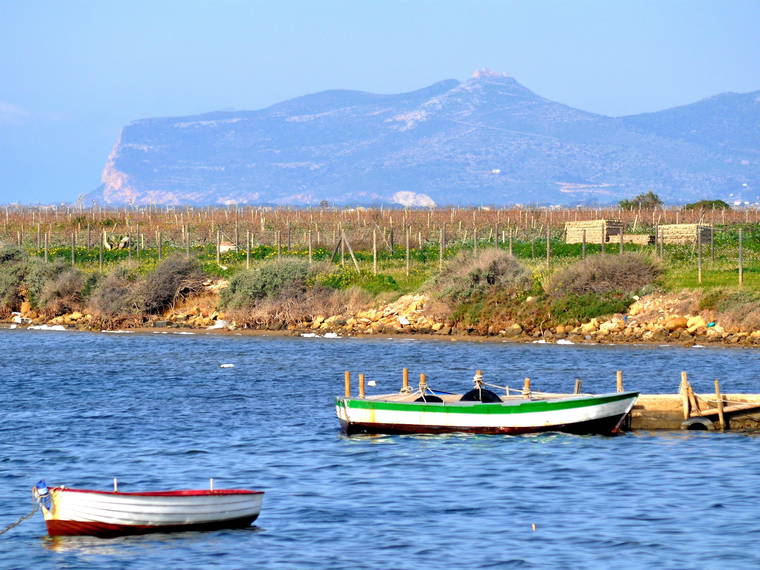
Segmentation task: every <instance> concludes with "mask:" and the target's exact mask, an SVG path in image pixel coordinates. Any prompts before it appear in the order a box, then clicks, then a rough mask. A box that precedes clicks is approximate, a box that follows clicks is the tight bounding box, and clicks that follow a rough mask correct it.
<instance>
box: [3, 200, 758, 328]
mask: <svg viewBox="0 0 760 570" xmlns="http://www.w3.org/2000/svg"><path fill="white" fill-rule="evenodd" d="M235 212H236V217H234V223H235V225H234V233H235V235H237V237H238V240H237V241H238V243H239V244H241V245H243V246H242V247H241V248H240V249H239V250H237V251H235V250H233V251H227V252H225V253H221V254H219V255H217V247H216V241H217V240H218V239H220V237H219V236H221V235H222V234H224V235H225V236H227V237H228V238H229V236H230V235H231V234H232V233H233V232H232V231H231V228H232V227H233V226H232V225H231V224H232V221H233V216H230V215H228V214H229V212H228V211H224V210H209V211H208V212H204V216H203V217H201V216H200V215H198V218H197V220H196V221H194V223H193V226H189V225H188V224H187V223H184V224H183V223H178V224H174V226H172V223H171V219H170V218H171V214H170V213H169V211H168V210H167V211H166V212H160V211H159V212H155V211H153V212H151V211H143V212H139V213H138V214H132V213H130V212H126V213H125V212H114V213H113V214H112V215H103V214H102V213H101V214H100V217H97V216H96V215H95V214H93V213H92V212H90V214H84V215H82V216H78V215H73V216H71V215H69V216H68V219H59V220H58V221H57V222H53V221H51V220H50V219H48V221H47V224H48V227H49V228H50V230H51V231H52V232H55V231H58V232H59V235H58V238H57V239H53V238H55V233H53V234H51V236H52V237H51V238H50V241H49V242H48V246H47V247H45V246H44V240H43V239H42V238H41V234H39V233H37V234H34V233H32V232H31V231H30V230H29V228H33V227H34V223H29V222H28V221H26V222H24V221H23V220H21V219H20V218H19V220H17V221H16V222H15V225H14V221H13V218H12V217H8V220H9V221H7V222H6V225H5V226H4V229H5V232H6V233H5V234H4V237H2V238H1V239H3V241H4V242H5V243H12V242H13V241H14V231H15V232H16V235H15V238H16V239H15V241H20V242H21V243H22V244H23V246H22V247H21V248H17V247H10V246H6V247H5V248H3V249H0V313H3V314H5V315H7V314H8V313H9V312H10V311H14V310H18V309H19V307H20V304H21V302H22V301H23V300H25V299H26V300H28V301H30V302H31V304H32V305H33V307H34V308H35V309H36V310H38V311H40V312H42V313H44V314H55V313H61V312H65V311H73V310H83V309H89V310H90V311H92V312H93V313H94V314H96V315H97V316H98V318H101V319H102V320H103V322H105V323H107V322H113V321H115V320H116V321H117V320H118V319H120V318H129V319H133V320H140V319H144V318H146V316H148V315H157V314H160V313H161V312H162V311H164V310H166V309H167V308H169V307H171V306H172V305H173V304H174V303H175V302H176V301H177V300H178V299H180V298H182V297H183V296H185V295H189V294H191V293H193V292H194V291H198V290H200V283H201V282H202V281H203V280H204V279H207V278H225V279H228V280H229V281H230V283H231V287H230V289H228V290H227V291H228V292H226V293H225V294H224V295H225V297H223V298H222V302H223V305H224V306H225V307H226V308H227V309H229V310H235V311H238V312H239V311H242V310H250V309H251V308H252V307H254V306H256V307H259V308H261V307H265V308H266V310H265V311H264V309H262V311H263V312H262V313H261V314H260V315H259V316H258V317H256V318H257V319H260V320H259V321H255V320H254V321H252V323H253V324H255V323H256V322H270V323H271V322H274V321H277V320H278V319H280V320H282V319H283V318H285V315H286V313H287V315H291V316H293V315H297V316H299V318H301V317H304V318H309V316H313V315H314V314H318V313H319V312H328V311H331V310H341V308H345V307H348V306H350V305H357V304H359V303H361V302H364V303H368V302H371V300H372V299H373V298H376V297H378V296H381V297H382V298H383V299H385V300H387V299H389V298H392V297H393V296H398V295H401V294H405V293H412V292H418V291H426V292H428V293H429V294H432V295H434V296H436V297H438V298H439V299H440V300H441V301H442V302H443V303H445V304H447V305H448V306H449V309H450V313H451V316H452V319H453V320H455V321H456V322H458V323H461V324H462V325H463V326H466V327H471V328H473V329H476V330H483V329H484V328H485V329H489V328H490V329H493V328H497V327H503V326H506V325H508V324H509V323H511V322H516V321H517V320H520V322H524V323H528V324H531V325H532V326H538V327H541V326H548V324H550V323H555V324H556V323H560V324H563V323H571V322H579V321H582V320H585V319H588V318H590V317H592V316H597V315H602V314H610V313H615V312H621V311H624V310H625V308H626V307H627V306H628V304H630V302H631V301H632V298H633V295H635V294H640V293H645V292H647V291H651V290H654V289H660V290H664V291H678V290H681V289H684V288H686V289H703V290H706V291H710V290H716V291H720V292H725V291H731V290H734V289H736V288H737V287H738V285H739V270H738V241H739V231H740V230H741V232H742V241H743V251H742V255H743V290H746V291H760V223H750V222H748V221H747V220H748V218H749V216H748V215H747V213H746V212H745V213H740V212H735V211H731V210H728V211H725V210H723V211H721V210H719V209H717V208H713V209H712V210H711V211H710V212H709V215H708V214H706V213H705V210H704V208H703V209H702V210H698V211H696V210H695V209H691V210H688V211H686V210H684V211H682V212H680V213H676V219H672V217H673V213H672V212H665V211H662V212H660V211H657V210H652V211H637V210H631V211H617V212H615V213H614V214H616V217H618V218H619V219H623V220H624V221H626V220H627V223H628V226H627V228H626V230H625V231H626V233H628V232H632V231H633V230H634V228H635V229H636V231H637V232H639V233H648V232H650V233H651V232H653V228H654V226H653V225H652V223H649V222H650V221H651V222H654V221H655V220H656V221H657V222H659V223H665V222H667V223H673V222H675V221H677V220H680V221H682V222H685V221H697V220H699V219H703V218H704V217H705V216H708V217H712V220H713V221H717V220H721V221H722V220H724V219H725V220H726V221H727V223H726V224H719V225H718V226H717V227H716V231H715V234H714V240H713V242H712V243H706V244H703V246H702V248H701V252H702V255H701V266H702V270H701V282H700V279H699V274H698V258H699V251H698V248H697V247H696V246H695V245H693V244H692V245H665V246H663V247H662V249H661V250H659V249H658V248H657V247H655V246H653V245H649V246H640V245H633V244H625V246H624V248H623V250H624V255H622V256H621V255H619V253H620V246H619V244H618V243H608V244H605V245H604V246H601V245H599V244H590V243H589V244H587V245H586V247H585V248H584V247H583V246H582V245H581V244H565V243H564V241H563V238H562V230H561V228H562V225H563V224H564V221H567V220H572V219H573V217H575V218H577V217H578V215H577V212H574V211H556V212H551V211H517V210H511V211H501V212H496V211H482V212H481V211H472V210H469V211H468V210H449V211H445V210H444V211H399V210H396V211H392V210H391V211H385V212H383V211H377V210H374V211H373V210H368V211H362V212H358V211H356V212H354V211H351V213H346V212H343V211H289V210H280V211H264V210H256V211H253V210H250V211H249V212H248V213H249V214H250V219H248V218H246V217H245V216H243V215H242V214H241V212H240V211H237V210H236V211H235ZM243 213H244V212H243ZM69 214H71V213H69ZM191 214H193V212H189V211H188V212H186V213H185V215H186V216H187V217H188V218H187V219H189V218H190V217H191ZM222 214H224V218H222ZM529 214H530V216H529ZM24 215H28V213H27V214H24ZM45 215H47V216H49V213H48V214H45ZM130 215H134V216H136V218H135V219H132V218H130ZM193 215H194V214H193ZM40 216H41V215H40ZM354 216H355V217H354ZM499 216H501V217H499ZM605 216H606V217H609V218H612V217H613V213H605V212H595V213H594V216H593V217H605ZM678 216H680V218H679V217H678ZM688 216H692V217H693V218H694V219H693V220H692V218H688ZM61 218H63V216H61ZM174 218H175V222H176V221H177V216H176V213H174ZM317 218H320V219H322V222H318V221H317ZM151 219H152V222H151ZM394 219H395V220H396V222H395V223H396V224H398V223H399V222H403V223H405V224H406V227H408V228H410V229H409V230H408V234H407V235H405V234H404V232H403V231H401V230H399V229H398V227H396V226H394V225H393V224H394ZM37 220H40V218H37ZM136 220H137V223H138V224H144V225H142V226H137V228H136V227H135V221H136ZM241 220H247V221H248V222H247V223H250V224H253V226H250V225H249V226H248V227H249V228H250V227H255V228H257V229H260V231H259V232H258V233H257V234H256V239H254V238H253V237H251V238H250V239H251V243H252V245H251V246H250V248H249V250H248V251H246V250H245V247H244V244H245V243H246V241H247V239H246V238H247V237H248V236H253V233H254V232H253V231H252V230H250V229H247V230H246V232H248V234H246V236H244V237H242V238H241V235H243V232H242V227H241V228H239V227H238V224H239V223H240V224H241V225H242V222H241ZM181 221H182V220H179V222H181ZM209 222H210V227H209V225H208V224H209ZM473 222H475V223H474V225H473ZM149 223H153V226H148V224H149ZM312 223H313V225H310V224H312ZM320 223H321V224H322V225H319V224H320ZM24 224H26V226H25V225H24ZM85 224H87V226H92V227H93V228H94V229H93V231H92V232H90V230H88V231H87V234H86V235H87V236H88V237H87V240H85V239H84V237H83V236H84V235H85V233H84V229H82V228H83V227H85ZM162 224H163V225H162ZM330 224H334V225H333V226H330ZM499 224H501V225H499ZM547 226H548V228H549V230H548V231H549V235H550V236H551V239H550V241H549V242H548V243H547V239H546V235H547V233H546V232H547V229H546V228H547ZM24 227H26V229H24ZM38 227H39V226H38ZM145 227H150V228H151V231H148V232H144V229H145ZM172 227H173V228H174V229H171V228H172ZM336 227H338V228H348V229H347V230H346V231H347V234H348V235H350V236H351V244H352V247H353V253H354V255H355V258H356V260H357V263H358V264H359V270H358V271H357V270H356V269H355V267H354V264H353V261H352V258H351V255H350V252H349V251H348V249H347V248H343V249H344V251H343V252H342V253H341V252H340V248H339V249H338V250H337V252H335V251H334V247H333V246H331V245H329V244H331V243H332V244H334V243H335V241H334V240H335V236H336V235H339V234H338V233H337V230H336V229H335V228H336ZM394 227H395V230H394ZM443 227H445V228H446V230H445V235H446V238H445V239H446V243H445V248H444V249H443V258H442V259H441V257H440V255H441V249H440V244H439V241H438V240H439V239H440V238H439V236H440V232H439V230H438V229H437V228H443ZM17 228H21V230H18V229H17ZM72 228H76V230H75V231H74V235H71V238H72V239H74V241H75V242H76V243H78V244H79V245H77V246H76V247H74V250H73V252H72V248H71V245H70V244H71V239H66V236H67V234H66V232H67V231H69V230H71V229H72ZM177 228H182V232H181V233H178V231H177ZM220 228H223V229H220ZM312 228H315V229H312ZM104 229H106V230H107V231H112V232H113V234H112V235H111V242H112V243H113V242H114V238H115V240H116V241H118V239H120V236H124V235H126V234H127V233H128V234H129V235H130V236H136V235H139V236H141V237H140V240H139V241H140V247H139V249H138V247H137V243H136V242H137V241H138V240H137V239H133V243H132V246H131V247H130V248H128V249H110V250H109V249H105V248H101V247H100V244H99V243H98V242H97V240H95V239H91V237H92V236H91V235H90V233H92V234H93V235H97V236H100V235H101V231H102V230H104ZM136 230H137V231H136ZM133 232H136V233H133ZM143 232H144V233H143ZM285 232H287V234H285ZM307 232H308V233H307ZM473 233H477V235H478V240H477V242H476V243H474V242H473V237H472V236H473ZM215 234H216V239H214V236H215ZM2 235H3V234H1V233H0V236H2ZM284 235H287V236H288V237H287V238H285V237H283V236H284ZM148 236H155V239H148ZM183 236H184V237H183ZM192 236H196V237H195V238H192ZM291 236H292V240H291ZM318 236H319V237H318ZM394 236H395V237H394ZM159 238H160V249H159V247H158V246H159V241H158V240H159ZM191 238H192V239H191ZM373 239H374V240H376V243H377V249H376V253H375V255H373V249H372V243H373ZM407 240H408V243H409V248H408V249H407V248H406V247H405V244H406V243H407ZM85 241H90V243H91V247H89V248H87V247H83V246H82V245H81V244H82V243H83V242H85ZM52 242H56V243H55V244H53V243H52ZM288 242H291V243H290V247H288V245H287V244H288ZM38 244H41V245H40V247H38ZM309 244H311V247H309ZM476 250H477V251H476ZM510 250H511V253H512V255H511V256H510V255H508V252H509V251H510ZM602 251H604V252H605V253H606V255H603V256H600V255H598V254H599V253H601V252H602ZM547 252H548V254H549V255H548V260H547ZM72 253H73V261H74V265H73V266H72ZM45 258H46V259H47V261H45ZM375 259H376V261H375ZM375 263H376V268H377V269H376V271H375V270H374V266H375ZM441 265H443V266H445V268H444V270H443V272H441V270H440V266H441ZM256 279H259V280H262V279H263V280H264V282H259V283H258V284H256ZM267 280H268V281H267ZM278 280H279V285H276V283H277V282H278ZM605 281H609V282H611V285H609V284H606V285H605V283H604V282H605ZM257 287H258V289H257ZM275 290H276V291H275ZM257 291H258V292H257ZM262 291H264V294H262ZM757 302H758V301H757V300H756V299H755V300H752V299H750V300H749V301H747V302H746V303H744V305H741V306H742V309H741V310H742V311H744V312H745V313H747V314H752V313H753V310H754V309H752V307H753V306H754V305H752V303H757ZM278 303H279V308H278V306H277V304H278ZM285 305H287V306H288V307H289V308H288V310H287V311H284V312H283V310H281V309H282V307H283V306H285ZM716 310H718V309H716ZM727 310H728V309H727ZM278 311H279V312H278ZM737 311H738V310H737ZM278 315H279V316H278ZM238 316H240V315H238ZM739 317H740V315H739V313H738V312H737V313H736V318H737V319H738V318H739Z"/></svg>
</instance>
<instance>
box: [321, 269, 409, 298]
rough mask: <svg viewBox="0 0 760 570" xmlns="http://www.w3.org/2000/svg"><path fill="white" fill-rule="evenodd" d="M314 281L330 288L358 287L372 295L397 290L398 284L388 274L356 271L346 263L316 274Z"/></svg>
mask: <svg viewBox="0 0 760 570" xmlns="http://www.w3.org/2000/svg"><path fill="white" fill-rule="evenodd" d="M315 282H316V283H317V284H318V285H321V286H323V287H329V288H330V289H348V288H350V287H360V288H362V289H364V290H365V291H367V292H368V293H371V294H373V295H378V294H380V293H383V292H385V291H398V290H399V284H398V283H397V282H396V280H395V279H394V278H393V277H391V276H390V275H386V274H383V273H380V274H378V275H374V274H373V273H372V272H371V271H368V270H361V271H356V270H355V269H353V268H351V267H349V266H348V265H344V266H342V267H338V268H337V269H334V270H332V271H329V272H327V273H319V274H317V275H316V277H315Z"/></svg>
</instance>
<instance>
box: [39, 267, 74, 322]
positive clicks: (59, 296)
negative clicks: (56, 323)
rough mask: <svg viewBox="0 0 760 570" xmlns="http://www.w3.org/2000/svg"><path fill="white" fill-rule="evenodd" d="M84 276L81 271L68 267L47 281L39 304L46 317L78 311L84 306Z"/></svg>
mask: <svg viewBox="0 0 760 570" xmlns="http://www.w3.org/2000/svg"><path fill="white" fill-rule="evenodd" d="M84 288H85V278H84V275H83V274H82V272H81V271H78V270H76V269H69V270H68V271H64V272H63V273H61V274H60V275H58V276H57V277H55V278H54V279H52V280H50V281H48V282H47V283H46V284H45V286H44V287H43V288H42V293H41V294H40V299H39V306H40V310H41V312H42V313H43V314H44V315H45V316H47V317H54V316H56V315H63V314H65V313H72V312H74V311H80V310H81V309H82V308H83V306H84Z"/></svg>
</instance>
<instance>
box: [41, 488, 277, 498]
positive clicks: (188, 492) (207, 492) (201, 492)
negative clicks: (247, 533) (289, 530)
mask: <svg viewBox="0 0 760 570" xmlns="http://www.w3.org/2000/svg"><path fill="white" fill-rule="evenodd" d="M49 489H50V491H56V492H65V493H92V494H96V495H116V496H127V497H214V496H225V495H263V494H264V491H252V490H249V489H180V490H177V491H127V492H123V491H98V490H94V489H75V488H70V487H65V486H61V487H49Z"/></svg>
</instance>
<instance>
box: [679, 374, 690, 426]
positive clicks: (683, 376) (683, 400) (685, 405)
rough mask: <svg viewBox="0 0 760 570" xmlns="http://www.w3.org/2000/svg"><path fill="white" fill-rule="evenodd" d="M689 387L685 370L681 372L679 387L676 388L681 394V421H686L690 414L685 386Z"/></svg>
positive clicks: (687, 391)
mask: <svg viewBox="0 0 760 570" xmlns="http://www.w3.org/2000/svg"><path fill="white" fill-rule="evenodd" d="M688 385H689V378H688V375H687V374H686V371H685V370H682V371H681V385H680V386H679V388H678V393H679V394H681V403H682V406H683V419H685V420H688V419H689V416H690V415H691V414H690V412H691V410H690V405H689V390H688V388H687V386H688Z"/></svg>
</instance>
